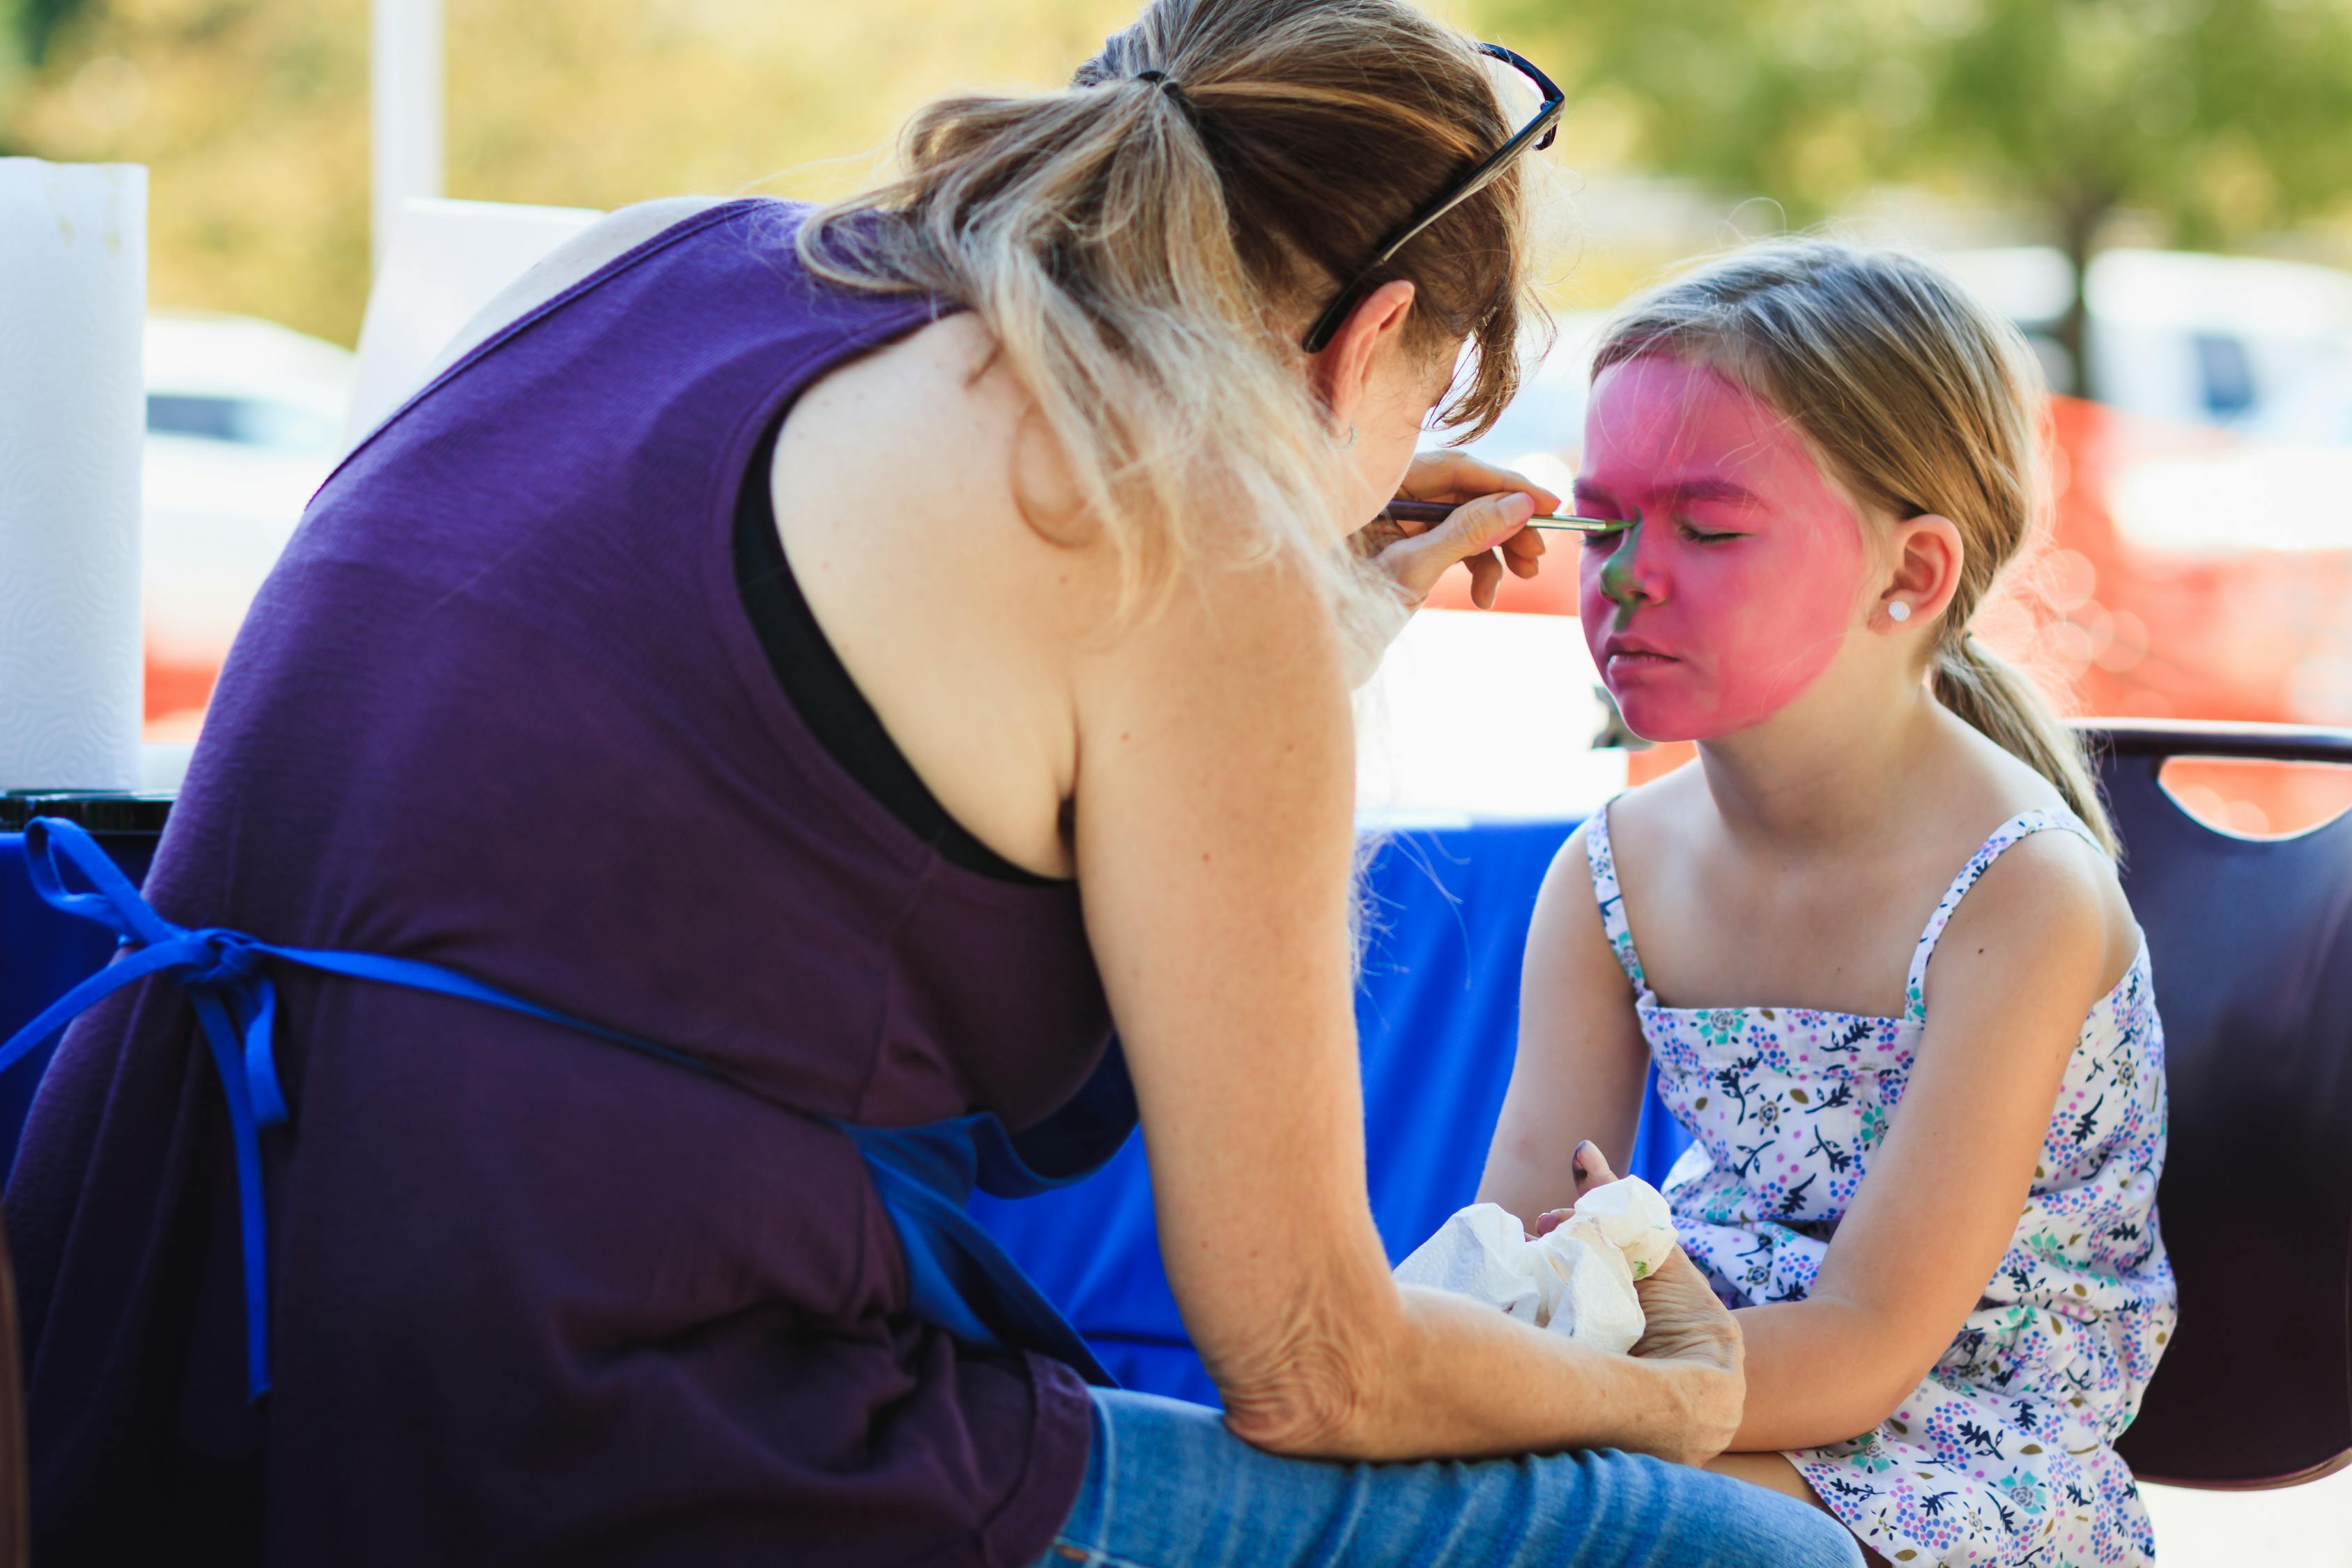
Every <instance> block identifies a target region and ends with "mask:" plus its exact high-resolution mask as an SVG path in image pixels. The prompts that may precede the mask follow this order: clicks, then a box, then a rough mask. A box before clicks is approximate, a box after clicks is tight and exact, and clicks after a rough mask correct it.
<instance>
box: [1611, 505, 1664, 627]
mask: <svg viewBox="0 0 2352 1568" xmlns="http://www.w3.org/2000/svg"><path fill="white" fill-rule="evenodd" d="M1601 594H1602V595H1603V596H1605V597H1606V598H1607V599H1608V600H1609V602H1610V603H1612V604H1613V605H1616V606H1617V618H1616V622H1615V625H1614V626H1613V628H1612V629H1614V630H1617V631H1621V632H1622V631H1623V630H1624V629H1625V628H1626V627H1627V626H1631V625H1633V611H1634V610H1635V609H1636V608H1637V607H1638V606H1640V605H1655V604H1658V603H1660V602H1662V601H1663V600H1664V598H1665V593H1664V584H1662V583H1661V582H1660V581H1659V580H1658V578H1657V574H1655V573H1654V571H1652V570H1651V569H1650V568H1649V567H1648V566H1647V565H1646V564H1645V563H1643V559H1642V515H1641V513H1639V512H1635V513H1634V514H1633V527H1631V528H1629V529H1627V530H1626V531H1625V537H1624V541H1623V542H1622V543H1620V544H1619V545H1618V546H1617V550H1616V552H1615V553H1614V554H1612V555H1611V556H1610V557H1609V559H1608V560H1607V561H1606V562H1605V563H1602V565H1601Z"/></svg>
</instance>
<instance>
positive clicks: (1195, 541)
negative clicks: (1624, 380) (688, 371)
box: [796, 0, 1526, 614]
mask: <svg viewBox="0 0 2352 1568" xmlns="http://www.w3.org/2000/svg"><path fill="white" fill-rule="evenodd" d="M1145 73H1157V74H1156V75H1150V76H1147V75H1146V74H1145ZM1515 129H1516V127H1515V126H1513V125H1510V124H1507V123H1506V121H1505V118H1504V114H1503V110H1502V108H1501V105H1500V103H1499V102H1498V100H1497V96H1496V91H1495V88H1494V85H1493V81H1492V79H1490V77H1489V76H1488V75H1487V73H1486V61H1485V59H1484V57H1482V56H1480V55H1478V54H1477V53H1476V52H1475V51H1474V50H1473V48H1472V47H1470V45H1469V43H1468V42H1467V41H1466V40H1465V39H1464V38H1463V37H1460V36H1458V35H1457V34H1455V33H1454V32H1452V31H1451V30H1449V29H1447V28H1445V27H1443V26H1439V25H1437V24H1436V23H1434V22H1433V21H1431V20H1430V19H1429V18H1428V17H1426V16H1423V15H1421V14H1420V13H1419V12H1417V11H1415V10H1414V9H1412V7H1411V6H1410V5H1406V4H1403V3H1402V0H1156V3H1155V4H1153V5H1150V8H1149V9H1148V10H1146V11H1145V12H1144V14H1143V16H1141V17H1140V18H1139V20H1138V21H1137V22H1136V23H1135V24H1134V26H1130V27H1129V28H1128V29H1127V30H1126V31H1125V32H1122V33H1120V34H1118V35H1117V36H1116V37H1112V38H1111V39H1110V40H1109V42H1108V43H1107V44H1106V45H1105V46H1104V47H1103V50H1102V52H1101V53H1100V54H1099V55H1097V57H1096V58H1093V59H1092V60H1089V61H1088V62H1087V64H1086V65H1084V66H1083V67H1081V68H1079V69H1078V71H1077V73H1076V77H1075V79H1073V80H1072V82H1071V85H1070V86H1069V87H1068V88H1067V89H1064V90H1062V91H1058V92H1052V93H1047V94H1045V95H1043V96H1039V97H1033V98H995V97H964V98H952V99H948V100H942V101H940V102H937V103H933V104H931V105H930V106H929V107H928V108H926V109H924V110H921V111H919V113H918V114H917V115H916V116H915V117H914V119H913V120H912V121H910V122H909V124H908V127H907V129H906V131H905V132H904V134H903V138H902V148H901V154H902V158H903V161H904V163H905V166H906V167H905V172H904V174H903V175H902V176H901V177H899V178H898V179H896V180H894V181H892V182H891V183H889V184H885V185H883V186H881V187H880V188H878V189H877V190H874V191H870V192H868V193H866V194H865V195H860V196H856V197H854V198H852V199H850V200H848V201H845V202H842V203H839V204H837V205H834V206H831V207H828V208H824V209H823V210H821V211H819V212H817V213H815V214H814V215H812V216H811V217H810V218H809V220H808V221H807V222H806V223H805V224H804V225H803V226H802V228H801V229H800V231H799V234H798V237H797V240H796V244H797V247H798V249H799V252H800V255H801V257H802V259H803V262H804V264H805V265H806V266H807V267H808V268H810V269H811V270H812V271H814V273H816V274H817V275H819V276H821V277H823V278H825V279H831V280H833V281H835V282H837V283H841V284H844V285H847V286H850V287H854V288H859V289H868V290H877V291H885V292H921V293H928V294H931V295H934V296H938V297H940V298H944V299H948V300H955V301H957V302H959V303H961V304H962V305H965V306H968V307H970V308H971V310H973V311H974V312H976V313H977V314H978V316H979V317H980V319H981V321H982V322H983V323H984V324H985V325H986V327H987V329H988V331H989V332H990V333H991V334H992V337H993V339H994V343H995V349H996V352H997V353H998V354H999V355H1000V356H1001V357H1002V362H1003V363H1004V364H1006V365H1007V366H1008V367H1009V368H1010V370H1011V371H1012V373H1013V374H1014V375H1015V376H1016V377H1017V378H1018V379H1019V381H1020V382H1021V384H1022V385H1023V386H1024V389H1025V390H1026V391H1027V393H1028V394H1029V395H1031V396H1032V397H1033V398H1034V400H1035V407H1036V411H1037V414H1038V415H1039V416H1041V417H1042V419H1043V421H1044V424H1045V428H1046V430H1047V431H1048V432H1049V433H1050V435H1051V437H1053V438H1054V440H1055V444H1056V447H1057V448H1058V451H1059V454H1060V455H1061V456H1062V457H1063V458H1065V459H1066V463H1067V465H1068V468H1069V470H1070V472H1071V475H1072V477H1073V479H1075V481H1076V486H1077V489H1078V491H1079V499H1080V500H1081V501H1082V502H1083V504H1084V515H1085V516H1086V518H1087V522H1088V524H1089V526H1090V527H1092V528H1099V529H1100V530H1101V531H1102V533H1103V535H1104V536H1106V537H1107V538H1108V541H1109V542H1110V543H1111V544H1112V545H1113V546H1114V547H1115V549H1116V551H1117V553H1118V561H1119V563H1120V582H1121V589H1122V593H1121V604H1122V605H1123V606H1127V605H1135V604H1136V603H1138V602H1139V599H1142V598H1145V597H1148V596H1150V595H1151V594H1152V593H1153V592H1154V591H1155V590H1157V589H1159V588H1160V587H1162V586H1164V585H1165V584H1168V583H1169V582H1171V580H1172V579H1173V578H1174V576H1175V575H1176V574H1177V573H1178V572H1179V570H1180V569H1181V568H1182V567H1183V566H1184V565H1186V564H1187V563H1189V562H1192V561H1193V560H1195V559H1198V558H1202V557H1203V556H1206V555H1212V554H1213V556H1214V557H1215V558H1218V559H1224V560H1243V561H1247V560H1264V559H1267V558H1269V557H1273V556H1276V555H1281V556H1287V557H1290V558H1291V559H1293V560H1295V561H1297V562H1299V563H1303V564H1307V566H1308V567H1309V568H1310V576H1311V578H1312V580H1314V581H1316V582H1317V583H1318V584H1321V585H1323V586H1324V587H1325V588H1326V589H1327V590H1330V591H1332V593H1331V599H1330V602H1331V604H1332V605H1333V607H1334V608H1335V609H1336V610H1339V611H1341V612H1342V613H1343V614H1344V612H1345V611H1347V610H1348V609H1349V607H1350V606H1351V605H1355V606H1360V604H1361V600H1360V598H1359V597H1358V596H1357V595H1356V594H1355V593H1354V592H1352V591H1351V590H1354V589H1360V588H1361V587H1362V585H1363V576H1362V574H1361V571H1360V565H1359V564H1358V563H1356V561H1355V558H1354V556H1353V555H1352V554H1351V553H1349V552H1343V551H1339V550H1337V549H1335V548H1333V542H1334V540H1335V539H1336V538H1337V537H1338V536H1339V533H1340V532H1341V531H1343V527H1342V524H1343V521H1344V522H1347V523H1360V522H1362V521H1369V520H1367V519H1348V520H1342V519H1340V518H1339V517H1338V516H1337V515H1336V510H1335V509H1336V508H1337V506H1338V504H1339V501H1338V499H1337V498H1339V497H1341V496H1344V495H1346V494H1347V493H1348V491H1349V482H1348V478H1347V469H1346V466H1345V444H1346V440H1347V437H1335V436H1334V435H1333V434H1332V432H1331V431H1330V429H1329V427H1328V426H1329V421H1330V416H1329V414H1328V411H1327V410H1326V409H1324V408H1323V407H1321V406H1320V405H1318V402H1317V400H1316V398H1315V397H1314V395H1313V393H1312V391H1311V389H1310V387H1309V385H1308V383H1307V377H1306V375H1305V360H1304V354H1303V352H1302V351H1301V349H1300V348H1299V346H1298V342H1297V337H1298V335H1299V334H1301V333H1303V331H1305V328H1306V323H1307V321H1308V320H1310V319H1311V318H1312V317H1313V315H1314V314H1315V312H1316V310H1318V309H1319V308H1320V307H1321V305H1322V304H1323V303H1324V302H1325V301H1326V300H1328V299H1329V297H1330V295H1331V294H1332V293H1333V292H1334V291H1336V290H1337V289H1339V287H1340V285H1341V283H1342V282H1343V281H1344V280H1346V279H1349V278H1352V277H1353V276H1354V275H1355V273H1356V270H1357V269H1358V268H1360V267H1361V266H1362V265H1363V263H1364V262H1365V260H1366V259H1368V258H1369V257H1370V255H1371V253H1372V252H1373V251H1374V250H1375V249H1376V248H1377V247H1378V246H1379V244H1380V241H1381V238H1382V237H1384V234H1385V233H1386V231H1388V230H1390V229H1391V227H1392V226H1395V225H1396V224H1398V223H1399V222H1401V221H1402V219H1403V217H1404V216H1406V214H1408V213H1409V212H1410V211H1411V210H1412V208H1413V207H1414V206H1416V205H1419V204H1420V203H1421V202H1423V200H1425V199H1427V198H1428V197H1429V196H1430V195H1433V193H1434V192H1436V191H1437V190H1439V189H1440V188H1442V187H1443V186H1444V184H1445V183H1446V182H1447V181H1448V180H1449V179H1450V178H1453V177H1455V176H1457V175H1459V174H1462V173H1463V172H1464V171H1465V169H1467V168H1468V167H1469V166H1470V165H1471V164H1472V163H1475V161H1476V160H1477V159H1479V158H1481V157H1483V156H1484V155H1486V153H1490V152H1492V151H1493V150H1494V149H1495V148H1496V147H1498V146H1500V145H1501V144H1502V142H1503V141H1504V140H1505V139H1506V138H1507V136H1508V135H1509V134H1510V133H1511V132H1512V131H1513V130H1515ZM1519 207H1520V181H1519V179H1518V176H1517V173H1516V172H1514V173H1509V174H1505V175H1504V176H1503V177H1502V178H1500V179H1497V180H1496V182H1495V183H1494V184H1490V185H1488V186H1487V187H1486V189H1485V190H1484V191H1482V192H1481V193H1479V194H1478V195H1475V196H1474V197H1472V198H1471V199H1470V200H1468V201H1465V202H1464V203H1462V204H1461V205H1458V206H1456V207H1455V208H1454V210H1453V211H1452V212H1451V213H1449V214H1448V215H1446V216H1444V218H1442V219H1440V220H1439V221H1438V222H1437V223H1435V224H1434V225H1433V226H1431V227H1430V228H1428V229H1427V230H1425V231H1424V232H1423V233H1422V234H1421V235H1420V236H1419V237H1417V238H1415V239H1414V240H1413V241H1412V243H1411V244H1409V245H1407V246H1406V247H1404V248H1403V249H1402V251H1401V252H1400V253H1399V254H1398V256H1397V257H1396V258H1395V260H1394V261H1393V263H1392V264H1391V265H1390V266H1389V267H1388V268H1384V269H1383V270H1382V271H1381V273H1379V274H1376V275H1375V276H1374V277H1373V278H1372V279H1370V285H1371V286H1377V285H1378V284H1379V283H1381V282H1384V281H1386V280H1388V279H1392V278H1402V279H1410V280H1412V283H1413V284H1414V286H1415V293H1414V299H1413V307H1412V317H1411V320H1410V329H1409V332H1408V340H1407V341H1408V342H1409V343H1410V344H1411V345H1412V347H1413V348H1415V349H1417V350H1421V351H1424V352H1426V353H1429V354H1430V355H1432V356H1433V360H1434V359H1435V357H1436V356H1441V355H1446V354H1450V353H1452V352H1453V351H1454V345H1456V344H1457V343H1460V342H1462V341H1463V340H1465V339H1467V340H1468V341H1469V350H1470V352H1469V354H1468V357H1467V358H1466V359H1465V362H1464V369H1463V370H1462V371H1461V372H1460V373H1459V374H1457V378H1456V381H1455V384H1454V396H1453V398H1452V400H1451V402H1450V404H1449V405H1448V407H1447V409H1446V411H1445V422H1446V423H1447V424H1448V425H1454V426H1468V427H1469V428H1470V429H1471V430H1472V431H1474V432H1475V431H1483V430H1484V429H1485V428H1486V426H1489V425H1491V424H1492V423H1493V421H1494V418H1495V416H1496V415H1497V414H1498V413H1500V412H1501V410H1502V408H1503V405H1505V404H1506V403H1507V402H1509V401H1510V397H1511V395H1512V393H1513V392H1514V391H1515V390H1516V388H1517V381H1518V361H1517V355H1516V353H1515V352H1514V349H1515V340H1516V338H1517V331H1518V327H1519V322H1520V319H1521V311H1522V310H1523V303H1522V297H1523V295H1524V294H1525V292H1526V282H1525V278H1524V272H1525V260H1524V257H1523V254H1522V253H1523V250H1524V249H1525V246H1524V243H1523V238H1522V236H1523V233H1524V228H1523V225H1522V222H1521V218H1520V212H1519ZM1025 504H1026V503H1025V501H1024V506H1025ZM1237 534H1238V538H1236V535H1237ZM1212 535H1213V537H1214V540H1215V545H1214V548H1213V551H1204V549H1203V544H1204V542H1205V541H1206V540H1207V539H1208V538H1210V537H1211V536H1212Z"/></svg>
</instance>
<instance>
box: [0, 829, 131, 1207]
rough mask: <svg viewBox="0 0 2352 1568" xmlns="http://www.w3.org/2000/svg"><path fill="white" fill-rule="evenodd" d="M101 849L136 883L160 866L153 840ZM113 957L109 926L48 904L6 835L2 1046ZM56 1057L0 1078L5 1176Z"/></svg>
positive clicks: (34, 1058) (0, 845) (107, 837)
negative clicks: (149, 867) (149, 868)
mask: <svg viewBox="0 0 2352 1568" xmlns="http://www.w3.org/2000/svg"><path fill="white" fill-rule="evenodd" d="M99 842H100V843H101V844H103V845H105V846H106V848H107V852H108V853H109V854H110V855H112V856H113V857H114V860H115V864H117V865H119V866H121V868H123V870H124V871H126V872H128V873H129V874H130V876H131V879H133V880H134V881H135V880H137V879H141V878H143V877H144V876H146V875H147V864H148V862H149V861H151V860H152V859H153V858H155V839H154V836H153V835H152V834H102V835H100V837H99ZM113 954H114V935H113V933H112V932H111V931H108V930H106V929H105V928H104V927H103V926H100V925H96V924H93V923H92V922H90V921H83V920H75V919H74V918H73V917H71V916H69V915H61V914H59V913H58V911H57V910H53V909H51V908H49V906H48V905H47V904H45V903H43V902H42V901H41V900H40V895H38V894H37V893H35V892H34V891H33V884H32V882H31V880H30V879H28V878H26V875H25V836H24V835H23V834H21V833H0V1040H5V1039H6V1038H8V1037H9V1036H11V1035H13V1034H15V1033H16V1031H17V1030H18V1029H19V1028H22V1027H23V1026H25V1025H26V1024H28V1023H30V1022H31V1021H32V1018H33V1015H35V1014H36V1013H38V1012H39V1011H40V1010H41V1009H42V1008H44V1007H46V1006H47V1005H49V1004H50V1003H52V1002H54V1001H56V1000H57V999H58V997H59V996H61V995H63V994H65V993H66V992H68V991H69V990H71V989H72V988H73V986H74V984H75V983H76V982H78V981H79V980H80V979H82V977H83V976H85V975H89V974H93V973H97V971H98V969H99V968H100V965H102V964H104V963H106V961H107V960H108V959H109V958H110V957H112V956H113ZM56 1050H57V1043H56V1042H55V1041H51V1042H50V1043H49V1044H47V1045H46V1046H43V1047H40V1048H39V1049H38V1050H36V1051H35V1052H33V1054H32V1055H30V1056H28V1057H26V1058H25V1059H24V1060H23V1061H20V1062H18V1063H17V1064H16V1066H14V1067H12V1068H9V1069H8V1070H7V1071H6V1072H0V1171H5V1170H7V1169H8V1167H9V1166H10V1164H12V1163H14V1162H15V1160H16V1135H17V1133H19V1132H20V1131H23V1130H24V1126H25V1112H26V1111H27V1110H30V1109H32V1104H33V1091H34V1090H35V1089H37V1088H38V1087H39V1086H40V1082H41V1073H42V1071H43V1069H45V1068H47V1066H48V1065H49V1058H50V1056H51V1055H53V1054H54V1053H55V1052H56Z"/></svg>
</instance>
